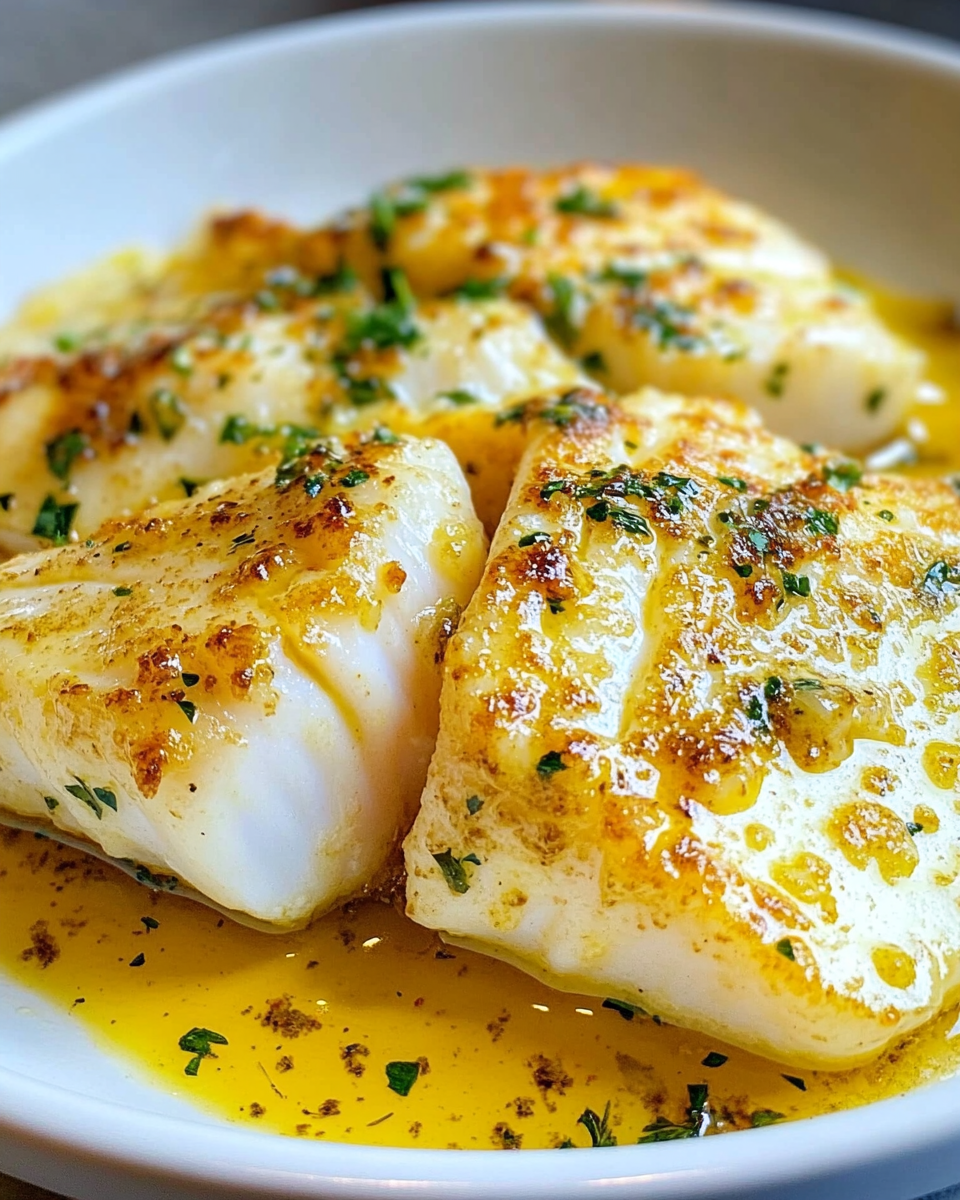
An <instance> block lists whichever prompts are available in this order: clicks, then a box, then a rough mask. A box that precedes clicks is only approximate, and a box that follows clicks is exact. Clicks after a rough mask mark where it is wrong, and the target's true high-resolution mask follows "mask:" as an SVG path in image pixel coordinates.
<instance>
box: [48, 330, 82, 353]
mask: <svg viewBox="0 0 960 1200" xmlns="http://www.w3.org/2000/svg"><path fill="white" fill-rule="evenodd" d="M82 345H83V339H82V338H81V337H80V335H79V334H76V333H67V332H62V333H57V334H54V337H53V347H54V349H55V350H59V351H60V353H61V354H73V353H74V351H76V350H79V349H80V347H81V346H82Z"/></svg>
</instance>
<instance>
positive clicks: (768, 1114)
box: [750, 1108, 784, 1129]
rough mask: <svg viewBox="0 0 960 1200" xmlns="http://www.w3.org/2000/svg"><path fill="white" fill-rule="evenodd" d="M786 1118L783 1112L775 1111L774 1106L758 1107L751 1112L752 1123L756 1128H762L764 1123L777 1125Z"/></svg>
mask: <svg viewBox="0 0 960 1200" xmlns="http://www.w3.org/2000/svg"><path fill="white" fill-rule="evenodd" d="M782 1120H784V1115H783V1113H780V1112H774V1111H773V1109H772V1108H758V1109H757V1111H756V1112H754V1113H751V1114H750V1124H751V1126H752V1127H753V1128H754V1129H762V1128H763V1126H764V1125H775V1124H776V1123H777V1121H782Z"/></svg>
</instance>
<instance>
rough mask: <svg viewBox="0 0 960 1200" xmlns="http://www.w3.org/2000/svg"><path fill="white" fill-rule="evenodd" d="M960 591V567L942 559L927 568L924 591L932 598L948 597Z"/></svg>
mask: <svg viewBox="0 0 960 1200" xmlns="http://www.w3.org/2000/svg"><path fill="white" fill-rule="evenodd" d="M958 589H960V566H957V565H956V564H955V563H948V562H944V560H943V559H940V560H939V561H938V562H935V563H934V564H933V566H932V567H928V568H927V573H926V574H925V575H924V577H923V590H924V591H925V592H927V593H928V594H929V595H931V596H937V597H940V596H948V595H951V594H952V593H953V592H955V591H957V590H958Z"/></svg>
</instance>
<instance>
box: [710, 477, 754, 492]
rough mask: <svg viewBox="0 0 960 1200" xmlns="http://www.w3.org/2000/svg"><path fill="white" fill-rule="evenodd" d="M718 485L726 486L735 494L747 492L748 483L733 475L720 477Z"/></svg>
mask: <svg viewBox="0 0 960 1200" xmlns="http://www.w3.org/2000/svg"><path fill="white" fill-rule="evenodd" d="M717 483H722V484H725V485H726V486H727V487H729V488H733V490H734V491H735V492H745V491H746V490H747V481H746V480H745V479H737V478H735V477H734V476H732V475H718V476H717Z"/></svg>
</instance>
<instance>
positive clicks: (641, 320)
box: [633, 300, 706, 353]
mask: <svg viewBox="0 0 960 1200" xmlns="http://www.w3.org/2000/svg"><path fill="white" fill-rule="evenodd" d="M695 317H696V313H695V312H694V310H693V309H692V308H689V307H687V306H686V305H683V304H676V303H674V302H673V301H672V300H655V301H652V302H651V303H644V304H639V305H637V307H636V308H635V309H634V311H633V324H634V325H635V326H636V328H637V329H643V330H644V331H645V332H647V333H649V334H650V336H651V338H652V339H653V341H654V343H655V345H657V346H658V347H660V349H662V350H666V349H671V348H672V349H674V350H685V351H687V352H690V353H692V352H696V351H702V350H703V349H705V347H706V341H705V339H704V338H702V337H700V336H699V335H698V334H696V333H694V332H693V331H692V329H691V324H692V322H693V320H694V318H695Z"/></svg>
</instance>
